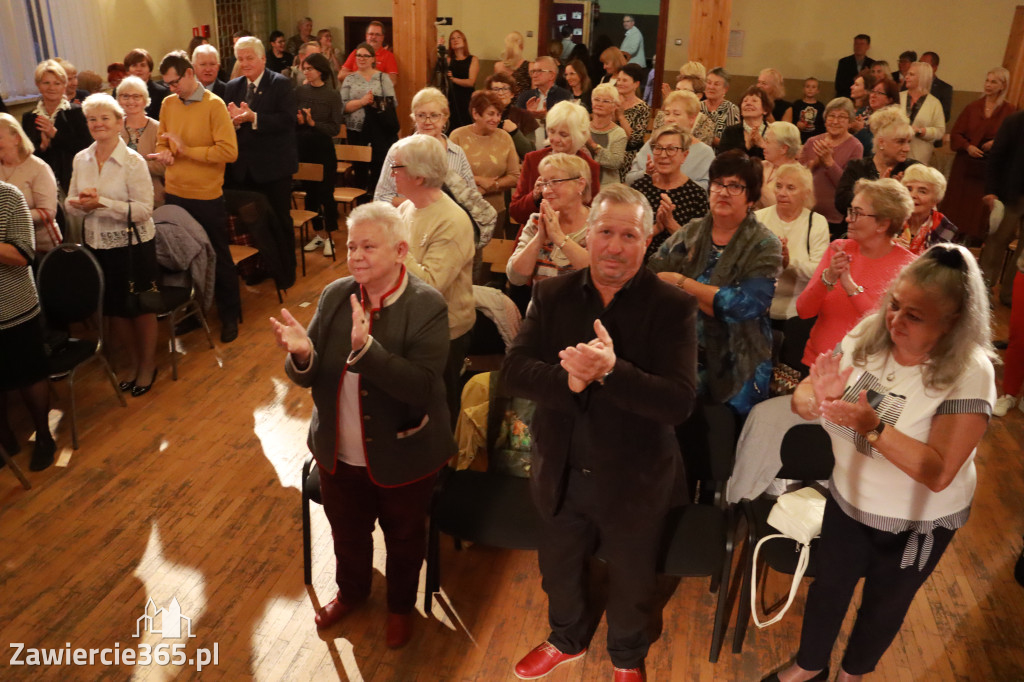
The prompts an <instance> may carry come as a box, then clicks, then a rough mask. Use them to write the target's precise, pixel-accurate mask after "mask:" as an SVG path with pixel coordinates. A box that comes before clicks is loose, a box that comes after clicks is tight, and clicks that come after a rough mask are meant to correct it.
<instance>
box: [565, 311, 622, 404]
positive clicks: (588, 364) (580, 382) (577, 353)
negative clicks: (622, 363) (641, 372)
mask: <svg viewBox="0 0 1024 682" xmlns="http://www.w3.org/2000/svg"><path fill="white" fill-rule="evenodd" d="M594 332H595V333H596V334H597V338H595V339H593V340H592V341H590V343H578V344H576V345H575V346H569V347H568V348H566V349H565V350H562V351H560V352H559V353H558V357H559V358H560V360H561V362H560V364H561V366H562V369H564V370H565V371H566V372H568V373H569V389H570V390H571V391H573V392H574V393H579V392H581V391H582V390H583V389H585V388H586V387H587V386H588V385H590V383H591V382H593V381H599V380H601V379H602V378H603V377H605V376H606V375H607V374H608V373H609V372H611V371H612V369H614V367H615V344H614V343H613V342H612V337H611V335H610V334H609V333H608V330H607V329H605V328H604V325H603V324H601V320H594Z"/></svg>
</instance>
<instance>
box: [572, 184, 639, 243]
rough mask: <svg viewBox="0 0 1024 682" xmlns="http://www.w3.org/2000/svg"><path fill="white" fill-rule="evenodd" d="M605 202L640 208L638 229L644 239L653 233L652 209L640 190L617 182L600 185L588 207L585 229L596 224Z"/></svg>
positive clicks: (603, 209) (602, 212)
mask: <svg viewBox="0 0 1024 682" xmlns="http://www.w3.org/2000/svg"><path fill="white" fill-rule="evenodd" d="M605 204H620V205H622V204H625V205H626V206H636V207H637V208H640V209H642V211H643V212H642V214H641V218H640V231H641V232H642V233H643V236H644V239H647V238H648V237H650V236H651V234H653V233H654V211H653V210H651V204H650V203H648V201H647V199H646V198H645V197H644V195H643V194H640V192H638V191H636V190H635V189H633V188H632V187H626V186H625V185H623V184H620V183H617V182H616V183H614V184H611V185H604V186H602V187H601V191H600V192H598V193H597V196H596V197H594V203H593V205H592V206H591V208H590V215H588V216H587V230H589V229H590V228H592V227H593V226H594V225H596V224H597V221H598V220H600V218H601V216H602V215H603V214H604V211H605Z"/></svg>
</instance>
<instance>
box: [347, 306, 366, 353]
mask: <svg viewBox="0 0 1024 682" xmlns="http://www.w3.org/2000/svg"><path fill="white" fill-rule="evenodd" d="M348 301H349V303H350V304H351V305H352V351H353V352H354V353H358V352H359V351H361V350H362V349H363V346H365V345H366V339H368V338H369V337H370V316H369V314H368V313H367V312H366V310H364V309H363V304H362V303H360V302H359V298H358V297H357V296H356V295H355V294H351V295H350V296H349V299H348Z"/></svg>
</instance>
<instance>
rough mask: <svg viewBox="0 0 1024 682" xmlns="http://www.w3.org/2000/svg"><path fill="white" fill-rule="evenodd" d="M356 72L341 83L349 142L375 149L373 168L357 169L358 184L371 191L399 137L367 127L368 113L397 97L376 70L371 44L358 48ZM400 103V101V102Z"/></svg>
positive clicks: (372, 157)
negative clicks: (388, 98)
mask: <svg viewBox="0 0 1024 682" xmlns="http://www.w3.org/2000/svg"><path fill="white" fill-rule="evenodd" d="M355 54H356V70H355V71H354V72H352V73H350V74H349V75H348V76H346V77H345V80H344V81H343V82H342V84H341V103H342V106H344V108H345V129H346V130H347V142H348V143H349V144H357V145H362V146H367V145H369V146H370V148H371V150H372V156H371V160H370V165H369V166H368V167H366V168H365V169H364V168H360V167H357V169H356V170H357V174H356V177H357V183H358V184H359V186H360V187H366V188H367V189H369V188H370V187H372V183H375V182H376V181H377V178H379V177H381V171H382V169H383V168H384V157H385V156H387V150H388V149H390V148H391V145H392V144H394V143H395V140H396V136H394V135H392V134H390V132H389V131H385V130H382V129H381V128H380V127H379V126H375V125H372V124H370V125H367V118H366V112H367V111H368V110H369V108H370V107H373V106H375V105H376V103H378V102H382V101H383V99H378V98H384V97H395V84H394V83H392V82H391V79H390V78H385V77H384V74H383V73H382V72H380V71H378V70H377V69H376V64H375V62H374V59H375V55H376V54H377V52H376V50H374V49H373V46H372V45H370V44H369V43H360V44H359V46H358V47H357V48H356V52H355ZM396 101H397V100H396Z"/></svg>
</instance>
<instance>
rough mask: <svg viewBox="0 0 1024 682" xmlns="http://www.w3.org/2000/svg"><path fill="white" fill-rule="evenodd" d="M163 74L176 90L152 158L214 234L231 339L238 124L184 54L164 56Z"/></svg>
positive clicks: (235, 307)
mask: <svg viewBox="0 0 1024 682" xmlns="http://www.w3.org/2000/svg"><path fill="white" fill-rule="evenodd" d="M196 49H199V48H196ZM160 73H161V75H162V76H163V77H164V79H165V80H166V81H168V82H170V83H173V86H172V88H173V90H174V93H173V96H172V97H168V98H167V99H166V100H165V104H164V106H163V108H162V111H163V117H162V118H161V120H160V129H159V130H160V136H159V140H158V141H157V145H156V149H157V151H156V154H155V155H153V156H152V157H151V158H154V159H155V160H158V161H160V162H161V163H163V164H164V166H165V167H166V169H167V170H166V171H165V174H164V186H165V189H166V192H167V194H166V200H167V203H168V204H171V205H173V206H180V207H182V208H183V209H185V210H186V211H188V212H189V215H191V216H192V217H193V218H195V219H196V222H198V223H199V224H200V225H202V226H203V231H204V232H206V236H208V237H209V238H210V244H211V245H212V246H213V251H214V254H215V255H216V262H215V275H214V277H215V279H214V290H213V296H214V298H215V299H216V301H217V313H218V315H219V316H220V325H221V332H220V338H221V341H223V342H224V343H229V342H231V341H234V340H235V339H236V338H237V337H238V316H239V313H240V312H241V301H240V299H239V292H238V273H237V272H236V271H235V265H234V262H233V261H232V260H231V250H230V249H229V248H228V214H227V208H226V207H225V205H224V192H223V186H224V170H225V166H226V165H227V164H228V163H230V162H232V161H234V160H235V159H236V158H238V140H237V138H236V134H235V127H234V126H233V125H232V123H231V116H230V115H229V114H228V111H227V108H226V107H225V106H224V102H223V101H222V100H221V99H220V98H219V97H217V96H216V95H214V94H213V93H212V92H210V91H209V90H206V89H205V88H204V87H203V86H202V85H201V84H200V83H199V81H198V80H197V79H196V75H195V70H194V69H193V68H192V65H191V64H190V63H189V61H188V58H187V57H186V56H185V55H184V54H183V53H179V52H171V53H170V54H168V55H167V56H165V57H164V58H163V60H161V62H160ZM186 102H187V104H186Z"/></svg>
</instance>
